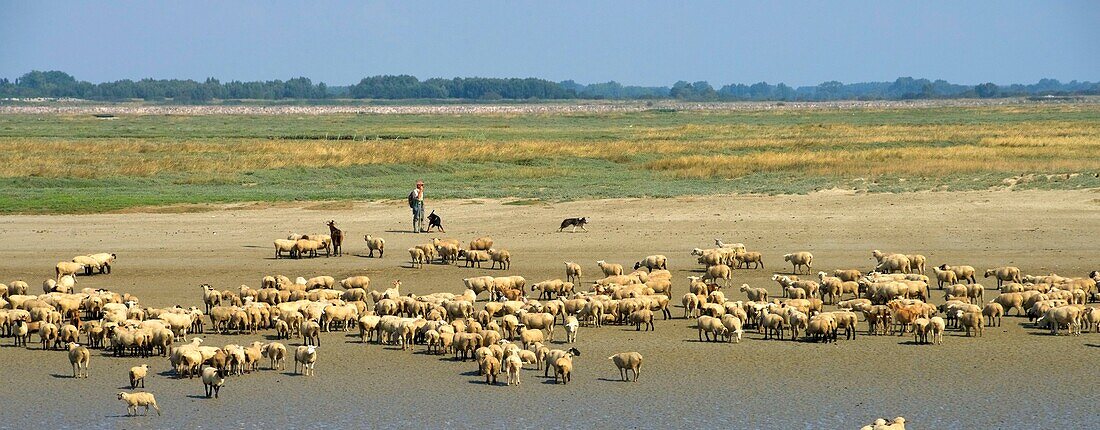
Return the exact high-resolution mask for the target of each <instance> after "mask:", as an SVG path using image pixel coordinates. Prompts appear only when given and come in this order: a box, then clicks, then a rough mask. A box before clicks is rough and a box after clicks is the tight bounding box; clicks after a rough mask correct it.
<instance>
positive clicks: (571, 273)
mask: <svg viewBox="0 0 1100 430" xmlns="http://www.w3.org/2000/svg"><path fill="white" fill-rule="evenodd" d="M581 276H583V272H582V271H581V265H580V264H577V263H574V262H572V261H566V262H565V280H566V281H568V282H580V281H581Z"/></svg>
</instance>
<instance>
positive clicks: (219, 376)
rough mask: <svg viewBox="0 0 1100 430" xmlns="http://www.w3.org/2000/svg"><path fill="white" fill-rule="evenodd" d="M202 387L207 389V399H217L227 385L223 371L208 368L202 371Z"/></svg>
mask: <svg viewBox="0 0 1100 430" xmlns="http://www.w3.org/2000/svg"><path fill="white" fill-rule="evenodd" d="M202 385H203V388H205V389H206V398H208V399H209V398H210V396H211V395H213V396H214V398H215V399H216V398H218V392H219V391H221V389H222V386H223V385H225V374H224V373H223V372H222V371H221V370H218V369H215V368H213V367H210V366H206V367H204V368H203V369H202Z"/></svg>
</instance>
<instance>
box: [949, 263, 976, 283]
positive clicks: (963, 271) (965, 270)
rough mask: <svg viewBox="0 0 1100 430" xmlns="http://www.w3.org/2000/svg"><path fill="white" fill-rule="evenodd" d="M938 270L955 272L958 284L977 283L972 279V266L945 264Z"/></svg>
mask: <svg viewBox="0 0 1100 430" xmlns="http://www.w3.org/2000/svg"><path fill="white" fill-rule="evenodd" d="M940 270H950V271H952V272H955V277H956V278H957V279H958V282H965V283H967V284H976V283H977V282H978V281H977V280H976V279H975V278H974V272H975V270H974V267H973V266H949V265H947V264H941V265H940Z"/></svg>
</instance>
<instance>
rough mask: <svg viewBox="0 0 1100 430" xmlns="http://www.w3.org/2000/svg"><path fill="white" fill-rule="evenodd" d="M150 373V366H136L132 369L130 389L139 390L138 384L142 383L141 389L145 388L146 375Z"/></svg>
mask: <svg viewBox="0 0 1100 430" xmlns="http://www.w3.org/2000/svg"><path fill="white" fill-rule="evenodd" d="M148 373H149V365H148V364H142V365H141V366H134V367H131V368H130V389H131V390H133V389H135V388H137V386H138V383H141V388H145V375H147V374H148Z"/></svg>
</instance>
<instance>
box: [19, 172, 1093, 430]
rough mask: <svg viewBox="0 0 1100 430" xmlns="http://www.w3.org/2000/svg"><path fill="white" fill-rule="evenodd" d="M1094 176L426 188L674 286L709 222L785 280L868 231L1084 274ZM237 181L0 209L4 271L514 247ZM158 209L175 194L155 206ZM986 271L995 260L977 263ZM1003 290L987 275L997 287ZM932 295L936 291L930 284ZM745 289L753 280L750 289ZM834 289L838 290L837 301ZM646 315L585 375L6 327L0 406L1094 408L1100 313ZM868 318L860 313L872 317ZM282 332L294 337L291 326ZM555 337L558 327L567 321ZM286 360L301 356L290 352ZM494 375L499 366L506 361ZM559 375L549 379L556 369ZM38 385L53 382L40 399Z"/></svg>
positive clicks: (463, 424) (938, 260) (377, 266)
mask: <svg viewBox="0 0 1100 430" xmlns="http://www.w3.org/2000/svg"><path fill="white" fill-rule="evenodd" d="M1098 202H1100V194H1097V193H1096V192H1093V191H1018V192H1009V191H983V192H966V193H933V192H926V193H911V194H855V195H851V194H847V193H818V194H812V195H804V196H773V197H767V196H710V197H684V198H674V199H630V200H597V201H581V202H568V203H556V204H548V205H531V206H515V205H504V204H502V203H503V202H501V201H496V200H477V201H467V200H461V201H460V200H455V201H430V202H429V203H428V209H429V210H431V209H435V210H436V211H437V213H440V214H441V215H442V216H443V218H444V223H445V226H446V227H448V233H447V234H445V235H439V236H442V237H455V238H460V239H463V240H465V241H468V240H469V239H472V238H473V237H475V236H478V235H489V236H492V237H493V238H494V239H495V240H496V243H497V247H501V248H505V249H508V250H510V251H511V252H512V255H513V267H512V270H510V271H508V273H509V274H518V275H522V276H524V277H526V278H527V279H528V280H529V282H535V281H539V280H543V279H548V278H558V277H562V276H564V274H563V273H562V272H563V265H562V262H563V261H567V260H568V261H576V262H579V263H581V264H582V265H583V266H584V269H585V270H586V273H585V278H586V279H588V280H591V279H593V278H595V277H596V276H595V275H596V272H597V268H596V266H595V263H594V262H595V260H598V259H605V260H609V261H614V262H619V263H623V264H624V265H626V264H631V263H632V262H633V261H636V260H637V259H639V258H640V257H642V256H645V255H648V254H658V253H660V254H665V255H667V256H668V257H669V268H670V269H672V270H673V272H674V276H675V278H674V290H673V293H674V294H673V296H674V300H673V301H674V302H676V303H678V302H679V297H680V295H682V294H683V293H684V292H685V291H686V286H687V282H686V276H688V275H692V274H697V273H696V272H695V271H696V270H698V269H699V267H698V265H697V264H695V262H694V259H693V258H692V257H691V256H690V255H688V253H689V251H690V250H691V248H693V247H708V246H710V245H711V244H712V243H713V239H714V238H716V237H719V238H723V239H726V240H727V241H730V242H744V243H745V244H746V245H748V247H749V248H750V249H753V250H758V251H761V252H762V253H764V256H765V264H766V265H767V268H766V269H761V270H738V271H736V272H735V273H734V282H735V283H736V284H737V285H739V284H740V283H743V282H744V283H748V284H750V285H753V286H764V287H767V288H768V289H769V290H771V291H772V292H773V293H776V294H777V293H778V292H779V290H778V288H777V286H776V284H775V283H774V282H772V281H771V280H770V279H769V277H770V276H771V274H772V273H773V271H781V272H789V271H790V269H791V268H790V266H785V265H784V264H783V259H782V255H783V254H784V253H786V252H792V251H801V250H808V251H811V252H813V253H814V255H815V260H814V268H815V269H824V270H831V269H834V268H849V267H858V268H868V267H870V266H871V265H872V262H873V260H872V259H871V256H870V251H871V250H872V249H876V248H877V249H882V250H887V251H893V252H906V253H923V254H924V255H926V256H927V257H928V260H929V264H928V266H929V267H931V266H933V265H938V264H942V263H950V264H969V265H973V266H975V267H976V268H978V269H979V270H983V269H984V268H987V267H994V266H1000V265H1008V264H1010V265H1016V266H1019V267H1020V268H1021V269H1023V271H1024V272H1025V273H1036V274H1037V273H1050V272H1056V273H1058V274H1061V275H1064V276H1084V275H1085V274H1086V273H1087V272H1088V271H1090V270H1093V269H1097V268H1100V262H1098V261H1097V257H1096V256H1097V251H1098V249H1100V243H1098V241H1097V240H1096V238H1097V237H1098V234H1097V233H1098V230H1100V203H1098ZM301 206H308V207H309V208H308V209H306V208H303V207H299V206H295V205H275V206H268V205H256V206H249V205H238V206H233V207H209V208H204V209H203V210H201V211H181V212H185V213H143V212H136V213H124V214H100V215H82V216H5V217H0V237H3V239H4V240H3V242H4V244H5V246H3V247H2V248H0V280H2V281H4V282H7V281H10V280H13V279H25V280H27V281H28V282H29V283H30V284H31V286H32V289H33V290H34V291H36V292H37V291H40V290H39V289H38V285H39V284H40V282H41V281H42V279H45V278H46V277H48V276H50V275H51V274H52V268H53V265H54V264H55V263H56V262H57V261H61V260H67V259H69V258H71V257H72V256H73V255H76V254H84V253H91V252H101V251H110V252H115V253H117V254H118V256H119V257H118V261H117V263H116V265H115V273H114V274H111V275H100V276H93V277H81V278H80V283H79V286H81V287H98V288H110V289H112V290H115V291H119V292H130V293H133V294H136V295H138V296H139V297H141V301H142V304H143V305H146V306H158V307H159V306H170V305H175V304H181V305H184V306H189V305H200V304H201V301H202V297H201V293H200V289H199V284H201V283H210V284H213V285H215V286H217V287H219V288H222V289H225V288H235V287H237V286H239V285H240V284H247V285H249V286H253V287H256V286H258V284H259V281H260V278H261V277H262V276H263V275H267V274H285V275H288V276H291V277H292V278H293V277H296V276H305V277H310V276H315V275H320V274H328V275H332V276H335V277H336V278H337V279H340V278H342V277H345V276H349V275H356V274H365V275H368V276H370V277H371V278H372V279H373V280H374V287H375V288H381V287H382V286H384V285H386V284H388V283H389V282H390V281H391V280H393V279H400V280H401V281H402V283H403V288H404V289H405V291H408V292H415V293H428V292H435V291H448V292H454V293H459V292H461V291H462V283H461V279H462V278H464V277H470V276H475V275H482V274H490V275H497V274H500V272H501V271H494V270H489V269H488V268H486V269H467V268H462V267H455V266H446V265H430V266H428V267H425V268H423V269H411V268H408V267H407V266H408V264H407V257H408V254H407V252H406V251H405V250H406V249H407V248H408V247H410V246H412V245H414V244H417V243H422V242H426V241H428V240H429V239H430V237H432V236H436V235H435V234H433V235H417V234H411V233H406V232H404V230H405V229H407V227H408V224H409V221H408V218H409V211H408V209H407V207H405V206H404V203H403V202H400V201H398V202H363V203H356V204H354V205H351V206H350V207H349V205H346V204H339V205H335V207H336V208H338V209H334V210H326V206H325V205H324V204H320V205H319V204H315V203H304V204H302V205H301ZM160 212H163V211H160ZM569 216H588V217H589V219H590V220H591V224H590V225H589V230H590V231H589V232H588V233H575V234H571V233H557V232H556V229H557V224H558V223H559V222H560V220H561V219H562V218H563V217H569ZM328 219H335V220H336V221H337V223H338V225H340V226H341V227H342V228H343V229H344V230H345V232H346V233H347V235H348V243H347V245H346V249H347V251H349V252H350V253H351V254H352V255H349V256H345V257H340V258H324V257H321V258H316V259H305V260H298V261H295V260H274V259H272V247H271V241H272V239H275V238H279V237H283V236H285V235H286V234H288V233H290V232H300V233H309V232H323V231H324V228H325V227H324V225H323V221H325V220H328ZM366 233H371V234H374V235H377V236H382V237H384V238H386V240H387V241H388V243H387V246H388V249H389V253H388V254H387V255H386V257H385V258H382V259H377V258H374V259H371V258H365V257H363V256H362V255H365V253H366V249H365V248H366V247H365V245H364V242H363V240H362V237H363V235H364V234H366ZM984 281H985V282H984V283H985V284H986V286H987V287H990V286H991V285H994V284H995V282H992V280H984ZM995 295H996V292H995V291H994V290H992V289H988V290H987V291H986V297H987V299H990V298H992V297H994V296H995ZM933 296H934V300H933V302H934V303H942V301H943V297H942V292H939V291H938V290H934V291H933ZM727 297H729V298H731V299H743V298H744V295H743V294H742V293H740V292H737V291H736V289H735V288H734V289H731V291H727ZM830 308H831V307H830ZM673 315H674V316H676V318H675V319H672V320H667V321H665V320H658V321H657V322H656V331H655V332H650V333H646V332H640V333H639V332H636V331H634V329H633V327H620V326H605V327H602V328H582V329H581V331H580V334H579V339H578V342H577V343H576V344H575V346H576V347H577V348H578V349H579V350H580V351H581V352H582V355H581V356H580V357H578V358H577V361H576V370H575V374H574V380H573V382H572V383H571V384H569V385H567V386H559V385H554V384H552V383H550V382H552V379H550V380H547V379H544V378H543V377H542V372H541V371H540V372H536V371H534V370H527V371H525V372H524V373H523V375H522V378H523V382H524V383H523V385H522V386H521V387H518V388H516V387H506V386H503V385H501V386H495V387H490V386H486V385H484V384H483V383H482V382H481V381H480V380H479V378H478V377H477V375H476V374H475V372H476V365H475V364H474V363H473V362H464V363H463V362H455V361H452V360H451V359H450V358H449V357H440V356H431V355H426V354H424V353H423V349H424V348H423V347H422V346H417V347H416V348H414V349H413V350H412V351H404V352H403V351H400V350H394V349H392V348H390V347H388V346H379V345H375V344H360V343H359V342H358V339H357V337H354V336H350V333H349V335H348V336H345V335H344V334H343V333H325V334H323V336H322V347H321V349H320V360H319V362H318V364H317V375H316V376H315V377H300V376H294V375H291V374H288V373H283V372H274V371H270V370H263V371H260V372H258V373H253V374H250V375H245V376H242V377H233V378H231V379H230V380H229V381H228V382H227V385H226V387H225V389H224V390H223V391H222V397H221V398H220V399H218V400H212V399H211V400H207V399H205V398H203V397H202V394H203V388H202V384H201V382H200V381H199V380H198V379H194V380H177V379H175V378H174V377H173V376H172V375H171V372H170V371H169V366H168V360H167V359H166V358H162V357H155V358H149V359H142V358H130V357H127V358H114V357H107V356H102V355H101V354H100V352H98V351H96V352H95V353H94V354H93V359H92V360H93V361H92V366H91V377H90V378H88V379H86V380H73V379H70V378H68V375H69V374H70V367H69V363H68V360H67V358H66V355H65V354H64V353H61V352H54V351H48V352H44V351H40V350H38V349H37V347H35V345H34V342H33V341H34V340H35V339H37V337H34V338H32V347H35V349H32V350H27V349H23V348H14V347H12V346H11V342H12V341H11V339H10V338H3V339H0V343H2V345H3V347H2V348H0V377H2V378H3V384H0V394H2V399H3V408H2V410H4V411H5V412H4V413H2V414H0V415H3V416H4V417H5V418H4V419H3V420H0V421H2V423H3V424H0V427H5V426H14V427H22V426H25V425H35V426H50V427H56V426H65V427H72V426H77V425H81V426H84V427H92V428H106V427H109V428H117V427H124V428H134V427H141V428H144V427H151V428H163V427H178V426H181V425H185V424H187V425H189V426H200V425H201V426H204V427H216V428H223V427H259V426H261V425H268V426H269V425H289V426H292V427H314V428H315V427H317V426H318V425H319V424H321V423H327V424H332V425H337V426H341V427H351V426H356V427H368V428H375V427H386V428H392V427H395V426H398V425H407V426H412V427H416V428H420V427H428V428H440V427H457V428H472V427H485V426H493V427H501V426H503V425H508V426H512V427H519V428H533V427H540V428H542V427H551V426H552V427H565V428H574V427H596V426H598V427H604V428H669V427H672V428H714V427H729V428H775V427H782V428H822V429H839V428H858V427H859V426H861V425H864V424H866V423H869V422H870V421H872V420H873V419H874V418H876V417H880V416H883V417H894V416H897V415H902V416H905V417H906V418H907V419H908V420H909V422H910V427H909V428H912V429H933V428H935V429H944V428H1034V427H1037V426H1040V425H1044V426H1052V427H1057V428H1089V427H1095V426H1096V425H1097V419H1096V416H1095V413H1094V412H1093V411H1094V408H1095V405H1096V399H1097V398H1096V396H1095V395H1094V394H1093V393H1094V385H1095V378H1094V377H1093V376H1092V375H1093V374H1094V368H1095V363H1096V358H1097V354H1100V334H1085V335H1083V336H1080V337H1070V336H1059V337H1053V336H1049V335H1047V334H1045V333H1044V332H1043V330H1040V329H1036V328H1032V327H1031V326H1030V324H1028V323H1027V319H1026V318H1017V317H1010V318H1006V319H1005V323H1004V326H1003V327H999V328H989V329H987V330H986V332H985V336H984V337H982V338H967V337H963V336H962V335H961V334H960V333H957V332H949V333H948V335H947V336H946V342H945V344H944V345H942V346H923V345H911V344H909V342H910V341H911V340H912V338H911V337H910V336H905V337H897V336H865V335H862V334H861V335H860V336H859V337H858V338H857V339H855V340H852V341H846V340H843V339H841V340H840V341H839V342H838V343H837V344H835V345H833V344H828V345H825V344H812V343H805V342H791V341H764V340H762V338H761V336H759V335H757V334H756V333H749V334H747V338H746V340H745V341H743V342H742V343H741V344H724V343H722V344H712V343H701V342H698V341H697V340H696V336H697V334H696V331H695V330H694V328H693V327H692V325H693V324H692V321H690V320H684V319H681V318H680V317H681V316H682V315H683V312H682V310H681V309H680V308H679V306H678V305H677V307H676V308H675V309H674V310H673ZM860 327H861V328H863V329H865V324H864V323H862V322H861V324H860ZM270 335H272V333H270V332H264V333H260V334H258V335H239V336H238V335H234V336H219V335H204V336H203V337H204V338H206V344H207V345H224V344H226V343H230V342H233V343H239V344H247V343H249V342H251V341H253V340H267V339H268V338H269V336H270ZM289 344H290V345H297V344H300V339H291V341H290V342H289ZM554 347H558V348H561V347H562V346H561V345H555V346H554ZM628 350H636V351H639V352H641V353H642V354H643V355H644V357H645V363H644V365H643V370H642V375H641V379H640V382H638V383H637V384H633V383H620V382H618V381H617V380H618V372H617V371H616V370H615V368H614V367H613V366H612V365H611V364H610V362H609V361H608V360H607V359H606V357H607V356H609V355H611V354H613V353H616V352H620V351H628ZM143 362H147V363H149V364H150V365H151V367H152V369H153V371H154V373H155V374H154V375H153V376H151V378H150V379H149V381H148V385H147V387H148V388H147V389H148V390H149V391H151V392H153V393H155V394H156V395H157V397H158V399H159V401H160V403H161V405H162V409H163V412H164V416H162V417H155V416H154V417H148V418H146V417H139V418H125V417H121V416H120V415H122V414H123V413H125V407H124V406H123V405H122V403H121V402H119V401H117V400H116V399H115V398H114V393H116V392H118V391H119V390H120V389H121V388H122V387H123V386H125V385H127V383H126V369H128V368H129V367H130V366H133V365H137V364H140V363H143ZM291 364H292V363H291ZM502 381H503V378H502ZM548 381H550V382H548ZM43 399H49V400H48V401H44V400H43Z"/></svg>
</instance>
